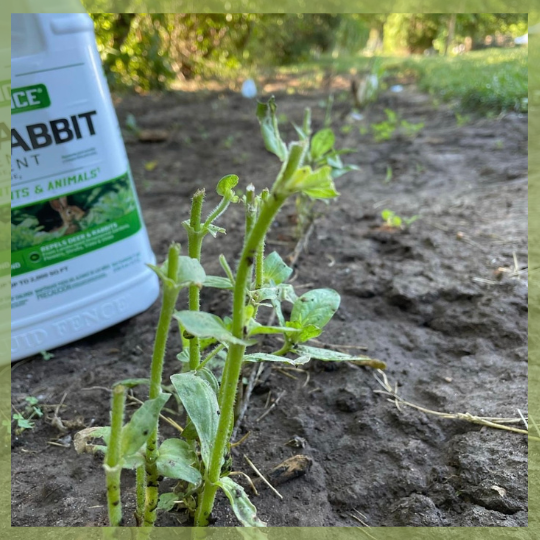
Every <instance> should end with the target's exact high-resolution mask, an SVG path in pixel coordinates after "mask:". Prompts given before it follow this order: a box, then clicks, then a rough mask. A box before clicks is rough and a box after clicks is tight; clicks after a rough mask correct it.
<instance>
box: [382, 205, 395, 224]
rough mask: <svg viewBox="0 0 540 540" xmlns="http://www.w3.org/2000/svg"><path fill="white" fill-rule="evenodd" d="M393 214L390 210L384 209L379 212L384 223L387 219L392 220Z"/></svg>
mask: <svg viewBox="0 0 540 540" xmlns="http://www.w3.org/2000/svg"><path fill="white" fill-rule="evenodd" d="M394 215H395V214H394V212H393V211H392V210H388V208H386V209H385V210H383V211H382V212H381V217H382V218H383V219H384V221H388V220H389V219H392V218H393V217H394Z"/></svg>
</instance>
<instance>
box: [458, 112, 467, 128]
mask: <svg viewBox="0 0 540 540" xmlns="http://www.w3.org/2000/svg"><path fill="white" fill-rule="evenodd" d="M470 121H471V117H470V115H468V114H460V113H456V124H457V125H458V127H463V126H466V125H467V124H468V123H469V122H470Z"/></svg>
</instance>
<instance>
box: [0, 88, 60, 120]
mask: <svg viewBox="0 0 540 540" xmlns="http://www.w3.org/2000/svg"><path fill="white" fill-rule="evenodd" d="M5 97H6V96H5V91H4V87H2V98H3V99H5ZM50 104H51V98H50V97H49V92H47V88H46V86H45V85H44V84H33V85H32V86H24V87H23V88H13V89H12V90H11V114H17V113H22V112H27V111H35V110H36V109H45V108H46V107H49V106H50Z"/></svg>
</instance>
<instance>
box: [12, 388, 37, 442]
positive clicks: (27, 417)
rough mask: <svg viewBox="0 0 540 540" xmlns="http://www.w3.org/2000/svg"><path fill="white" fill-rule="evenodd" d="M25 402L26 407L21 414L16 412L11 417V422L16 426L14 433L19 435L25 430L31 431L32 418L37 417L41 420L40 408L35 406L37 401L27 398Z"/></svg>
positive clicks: (34, 398) (30, 397) (31, 397)
mask: <svg viewBox="0 0 540 540" xmlns="http://www.w3.org/2000/svg"><path fill="white" fill-rule="evenodd" d="M24 400H25V401H26V406H25V408H24V411H23V413H20V412H16V413H15V414H14V415H13V416H12V420H13V421H14V422H15V424H16V429H15V433H16V434H17V435H19V434H20V433H22V432H23V431H24V430H25V429H33V428H34V426H35V424H34V422H32V418H34V417H36V416H37V417H38V418H41V417H42V416H43V411H42V410H41V408H40V407H38V406H37V404H38V403H39V400H38V399H37V398H36V397H34V396H27V397H25V398H24Z"/></svg>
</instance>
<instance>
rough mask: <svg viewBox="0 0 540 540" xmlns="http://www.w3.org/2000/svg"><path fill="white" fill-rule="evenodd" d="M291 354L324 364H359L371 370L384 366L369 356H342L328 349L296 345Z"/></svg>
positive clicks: (384, 366)
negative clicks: (371, 368) (313, 359)
mask: <svg viewBox="0 0 540 540" xmlns="http://www.w3.org/2000/svg"><path fill="white" fill-rule="evenodd" d="M293 352H295V353H296V354H301V355H305V356H308V357H309V358H315V359H316V360H322V361H324V362H356V363H359V364H363V365H367V366H370V367H373V368H378V369H385V368H386V364H385V363H384V362H381V361H380V360H376V359H375V358H370V357H369V356H363V355H360V356H358V355H357V356H353V355H349V354H343V353H340V352H337V351H331V350H329V349H319V348H318V347H308V346H307V345H297V346H296V347H295V348H294V349H293Z"/></svg>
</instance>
